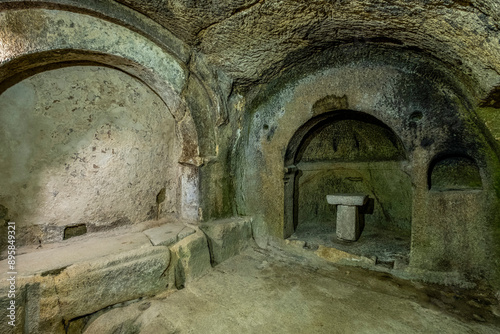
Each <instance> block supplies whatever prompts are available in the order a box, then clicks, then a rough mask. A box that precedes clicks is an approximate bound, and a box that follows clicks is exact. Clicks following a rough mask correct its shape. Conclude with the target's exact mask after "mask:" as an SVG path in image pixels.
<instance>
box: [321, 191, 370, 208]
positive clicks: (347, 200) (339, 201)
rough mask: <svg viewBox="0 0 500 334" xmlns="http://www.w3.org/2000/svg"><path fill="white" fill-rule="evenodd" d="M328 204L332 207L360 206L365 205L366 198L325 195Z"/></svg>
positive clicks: (351, 195)
mask: <svg viewBox="0 0 500 334" xmlns="http://www.w3.org/2000/svg"><path fill="white" fill-rule="evenodd" d="M326 200H327V201H328V204H332V205H357V206H361V205H363V204H365V203H366V201H367V200H368V196H367V195H364V194H334V195H326Z"/></svg>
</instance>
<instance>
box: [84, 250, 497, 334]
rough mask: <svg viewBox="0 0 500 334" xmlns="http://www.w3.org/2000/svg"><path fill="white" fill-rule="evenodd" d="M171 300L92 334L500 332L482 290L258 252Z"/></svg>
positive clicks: (100, 325)
mask: <svg viewBox="0 0 500 334" xmlns="http://www.w3.org/2000/svg"><path fill="white" fill-rule="evenodd" d="M467 293H471V295H468V294H467ZM474 294H476V295H474ZM164 297H165V296H158V297H156V298H152V299H148V300H142V301H140V302H137V303H134V304H131V305H128V306H125V307H121V308H116V309H113V310H110V311H109V312H107V313H104V314H102V315H100V316H99V317H95V318H94V319H91V321H89V323H88V326H87V327H86V328H85V331H84V333H88V334H93V333H102V334H108V333H116V332H117V331H119V330H121V331H123V332H126V333H144V334H145V333H169V334H170V333H172V334H173V333H325V334H331V333H338V334H341V333H342V334H343V333H352V334H354V333H381V334H382V333H383V334H387V333H398V334H399V333H483V334H493V333H497V332H498V328H499V327H498V326H499V325H500V324H499V322H498V318H495V316H494V315H493V312H498V311H499V310H498V301H494V300H489V299H484V297H481V293H480V292H479V291H475V292H474V291H469V292H465V291H458V290H453V289H442V290H438V289H435V288H433V287H429V286H425V285H421V284H419V283H412V282H409V281H403V280H399V279H396V278H394V277H391V276H390V275H387V274H385V273H376V272H367V271H365V270H363V269H360V268H353V267H340V268H333V267H329V266H328V265H325V264H324V263H323V264H321V263H320V262H312V261H311V260H310V259H308V260H305V259H304V258H300V257H296V256H294V257H290V256H280V255H277V254H273V253H269V252H262V251H258V252H256V251H254V250H252V249H248V250H246V251H244V252H243V253H242V254H240V255H238V256H235V257H233V258H232V259H230V260H228V261H226V262H224V263H222V264H220V265H219V266H217V267H215V268H214V270H213V271H212V272H211V273H209V274H208V275H207V276H205V277H203V279H201V280H198V281H195V282H192V283H191V284H190V285H189V286H187V287H186V288H185V289H184V290H181V291H177V292H175V293H174V294H171V295H169V296H168V297H167V298H164ZM474 300H477V301H479V303H478V302H474ZM481 302H486V303H489V302H492V304H491V305H490V306H481V305H480V303H481ZM483 305H484V304H483ZM478 319H482V320H484V321H483V322H481V321H480V320H478Z"/></svg>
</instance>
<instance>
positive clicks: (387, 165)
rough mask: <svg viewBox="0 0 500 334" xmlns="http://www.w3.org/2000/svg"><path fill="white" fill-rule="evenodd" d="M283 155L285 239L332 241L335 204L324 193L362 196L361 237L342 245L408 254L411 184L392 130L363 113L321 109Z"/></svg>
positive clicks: (369, 252) (375, 252)
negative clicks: (321, 111) (362, 222)
mask: <svg viewBox="0 0 500 334" xmlns="http://www.w3.org/2000/svg"><path fill="white" fill-rule="evenodd" d="M286 157H287V161H285V164H286V174H285V237H289V236H290V235H292V234H293V236H294V238H298V239H300V240H305V241H307V242H311V243H325V242H326V243H327V244H330V243H331V242H333V243H335V242H336V237H335V228H336V226H335V221H336V211H337V207H336V206H335V205H330V204H328V203H327V201H326V196H327V195H333V194H364V195H367V196H368V198H369V200H368V202H367V204H365V205H364V206H362V207H360V208H359V212H360V213H361V214H362V216H364V223H365V226H366V228H365V232H363V233H362V237H363V238H361V239H360V240H359V241H358V242H355V243H352V244H351V246H349V249H347V248H346V249H344V250H348V251H351V252H354V253H360V254H361V255H377V257H379V258H380V260H381V261H382V262H383V261H384V256H385V257H386V258H387V261H391V259H392V261H393V260H394V256H395V255H405V256H406V255H408V252H409V241H410V234H411V214H412V212H411V203H412V195H411V194H412V188H411V182H410V178H409V176H408V175H407V174H406V173H405V172H404V171H403V168H402V163H403V162H404V161H405V160H406V153H405V149H404V147H403V144H402V143H401V141H400V140H399V138H398V137H397V135H396V134H395V133H394V131H393V130H392V129H390V128H389V127H388V126H387V125H385V124H384V123H383V122H381V121H379V120H378V119H377V118H375V117H373V116H371V115H368V114H366V113H361V112H355V111H350V110H342V111H334V112H328V113H325V114H322V115H321V116H317V117H315V118H313V119H311V120H309V121H308V122H307V123H306V124H304V125H303V126H302V127H301V128H300V129H299V130H298V131H297V132H296V134H295V135H294V137H293V138H292V140H291V141H290V144H289V146H288V150H287V153H286ZM333 246H335V247H337V248H342V247H344V248H345V246H346V245H345V244H342V243H341V244H340V245H333ZM384 252H385V253H384ZM383 253H384V254H383ZM389 253H390V254H389Z"/></svg>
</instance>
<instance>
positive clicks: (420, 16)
mask: <svg viewBox="0 0 500 334" xmlns="http://www.w3.org/2000/svg"><path fill="white" fill-rule="evenodd" d="M117 2H119V3H122V4H124V5H127V6H128V7H130V8H132V9H134V10H136V11H138V12H140V13H143V14H144V15H146V16H148V17H150V18H152V19H153V20H155V21H156V22H158V23H159V24H161V25H162V26H164V27H165V28H167V29H169V30H170V31H171V32H173V33H174V34H175V35H176V36H177V37H179V38H181V39H182V40H183V41H184V42H186V43H187V44H189V45H191V46H194V47H195V48H196V49H197V50H199V51H200V52H201V53H203V54H205V55H206V56H207V58H208V60H209V61H210V62H211V63H212V64H215V65H216V66H218V67H219V68H221V69H222V70H224V71H225V72H227V73H228V74H229V75H230V76H231V77H232V78H233V80H235V81H236V82H240V83H243V84H251V83H255V82H260V81H261V80H267V79H269V78H271V77H273V76H276V75H278V74H279V73H280V72H281V71H282V70H283V69H286V68H287V67H289V66H291V65H292V64H294V63H297V62H300V61H301V60H302V59H304V58H306V57H309V56H311V55H313V54H315V53H317V52H320V51H322V50H324V49H328V48H330V47H332V46H336V45H339V44H346V43H383V44H389V45H391V46H393V47H397V48H406V49H412V50H414V51H417V52H422V53H425V54H427V55H431V56H432V57H434V58H437V59H439V60H441V61H442V62H444V63H445V64H446V65H447V66H449V67H451V68H454V69H455V70H458V71H460V72H461V73H465V74H467V75H469V76H470V78H471V79H472V80H473V82H475V83H480V84H479V85H480V87H476V88H479V89H478V93H479V95H480V96H481V97H483V98H484V97H486V96H487V95H488V93H489V92H490V91H491V90H492V89H493V87H495V86H497V85H499V84H500V76H499V73H500V57H499V56H498V55H499V54H500V41H499V40H500V34H499V23H500V3H499V2H497V1H496V0H419V1H405V0H391V1H381V0H354V1H347V0H330V1H325V0H313V1H298V0H294V1H280V0H260V1H245V0H224V1H193V0H180V1H179V0H175V1H174V0H155V1H146V0H117Z"/></svg>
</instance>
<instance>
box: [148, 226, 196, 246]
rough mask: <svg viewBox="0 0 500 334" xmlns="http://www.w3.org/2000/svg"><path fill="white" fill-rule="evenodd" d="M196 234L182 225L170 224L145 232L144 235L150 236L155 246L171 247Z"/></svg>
mask: <svg viewBox="0 0 500 334" xmlns="http://www.w3.org/2000/svg"><path fill="white" fill-rule="evenodd" d="M195 232H196V231H195V230H194V229H192V228H191V227H189V226H186V225H184V224H182V223H168V224H164V225H162V226H159V227H153V228H151V229H149V230H145V231H144V234H145V235H147V236H148V238H149V240H151V243H152V244H153V246H170V245H172V244H174V243H176V242H177V241H181V240H182V239H184V238H185V237H187V236H189V235H191V234H193V233H195Z"/></svg>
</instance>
